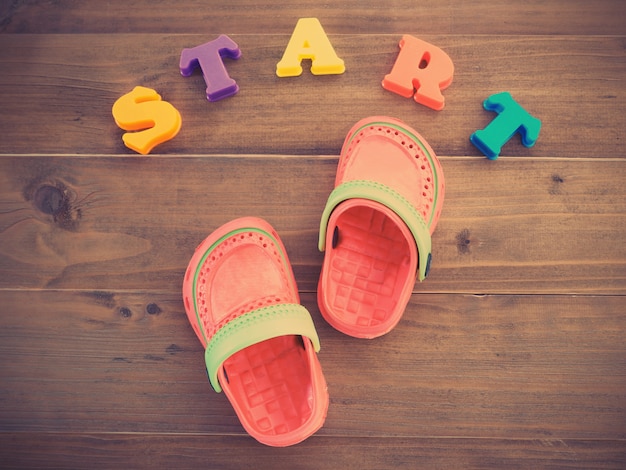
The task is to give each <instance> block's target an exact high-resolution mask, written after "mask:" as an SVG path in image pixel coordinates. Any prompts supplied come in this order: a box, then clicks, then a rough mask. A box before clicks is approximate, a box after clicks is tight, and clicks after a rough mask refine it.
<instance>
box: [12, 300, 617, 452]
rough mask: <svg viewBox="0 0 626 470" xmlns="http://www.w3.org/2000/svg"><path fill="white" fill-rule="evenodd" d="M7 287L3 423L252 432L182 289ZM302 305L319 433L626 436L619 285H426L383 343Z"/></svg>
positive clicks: (27, 428) (18, 428)
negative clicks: (313, 357) (213, 370)
mask: <svg viewBox="0 0 626 470" xmlns="http://www.w3.org/2000/svg"><path fill="white" fill-rule="evenodd" d="M2 297H3V310H4V311H5V312H11V314H10V315H7V314H5V315H2V317H0V355H1V357H2V358H3V360H2V362H0V374H1V376H2V377H3V382H2V389H3V393H2V396H3V401H4V402H5V403H11V406H10V407H7V406H3V407H2V408H1V409H0V422H1V423H2V430H3V431H4V432H44V431H47V432H54V431H56V430H63V431H66V432H74V433H79V432H83V431H89V432H99V433H106V432H108V433H117V432H145V433H183V434H187V433H209V434H212V435H230V434H237V435H242V434H243V429H242V428H241V425H240V424H239V422H238V420H237V418H236V416H235V415H234V412H233V411H232V408H231V406H230V405H229V403H228V401H227V400H226V398H225V397H224V396H223V395H217V394H215V393H214V392H213V391H212V390H211V389H210V386H209V384H208V382H207V379H206V373H205V370H204V361H203V349H202V346H201V344H200V342H199V341H198V340H197V338H196V337H195V335H194V333H193V330H192V329H191V327H190V325H189V324H188V320H187V317H186V315H185V313H184V309H183V305H182V301H181V299H180V295H177V294H173V293H172V294H163V293H160V292H157V291H150V292H134V291H67V290H60V291H54V290H45V291H41V290H34V291H28V290H5V291H3V292H2ZM302 302H303V304H304V305H305V306H306V307H307V308H308V309H309V310H310V311H311V313H312V315H313V318H314V322H315V325H316V327H317V329H318V332H319V335H320V339H321V342H322V350H321V351H320V362H321V363H322V367H323V370H324V374H325V376H326V379H327V381H328V387H329V393H330V396H331V405H330V409H329V412H328V418H327V420H326V424H325V426H324V428H323V429H322V430H320V431H319V432H318V434H319V435H320V436H327V437H331V436H354V437H364V436H367V437H372V438H374V437H376V436H386V437H390V436H396V437H420V438H424V437H441V438H447V437H459V438H462V437H472V438H498V439H520V438H523V439H583V440H585V439H606V440H611V439H622V440H624V439H626V343H625V342H624V336H623V325H624V322H625V321H626V311H625V309H624V301H623V297H622V296H543V295H541V296H539V295H537V296H525V295H521V296H519V295H487V296H474V295H450V294H447V295H441V294H415V295H413V297H412V299H411V302H410V304H409V307H408V308H407V311H406V312H405V314H404V316H403V318H402V320H401V322H400V324H399V325H398V327H397V328H396V329H394V330H393V331H392V332H391V333H389V334H388V335H386V336H385V337H383V338H380V339H377V340H374V341H359V340H356V339H353V338H348V337H346V336H345V335H342V334H340V333H339V332H337V331H335V330H334V329H332V328H331V327H330V326H329V325H328V324H326V322H324V321H323V319H322V318H321V316H320V314H319V311H318V310H317V307H316V301H315V295H314V294H304V295H303V296H302ZM33 305H34V306H37V309H36V310H33V308H32V307H33Z"/></svg>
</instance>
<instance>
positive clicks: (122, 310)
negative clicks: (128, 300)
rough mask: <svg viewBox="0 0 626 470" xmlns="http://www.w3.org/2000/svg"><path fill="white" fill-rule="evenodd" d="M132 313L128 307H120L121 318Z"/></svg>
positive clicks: (128, 316) (127, 316)
mask: <svg viewBox="0 0 626 470" xmlns="http://www.w3.org/2000/svg"><path fill="white" fill-rule="evenodd" d="M132 315H133V312H131V311H130V309H129V308H128V307H120V316H121V317H122V318H130V317H131V316H132Z"/></svg>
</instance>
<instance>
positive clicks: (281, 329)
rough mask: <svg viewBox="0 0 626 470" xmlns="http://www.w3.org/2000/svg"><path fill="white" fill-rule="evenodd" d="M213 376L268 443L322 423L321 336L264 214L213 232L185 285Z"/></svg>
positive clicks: (294, 438)
mask: <svg viewBox="0 0 626 470" xmlns="http://www.w3.org/2000/svg"><path fill="white" fill-rule="evenodd" d="M183 300H184V304H185V310H186V312H187V316H188V318H189V321H190V323H191V325H192V327H193V329H194V331H195V332H196V335H197V336H198V338H199V339H200V341H201V342H202V345H203V346H204V347H205V362H206V367H207V373H208V375H209V380H210V382H211V385H212V386H213V388H214V389H215V391H217V392H220V391H221V390H223V391H224V393H225V394H226V396H227V397H228V399H229V401H230V402H231V404H232V406H233V408H234V409H235V412H236V413H237V416H238V417H239V420H240V421H241V424H242V425H243V427H244V428H245V430H246V431H247V432H248V433H249V434H250V435H251V436H252V437H254V438H255V439H257V440H258V441H259V442H261V443H263V444H267V445H270V446H281V447H282V446H288V445H292V444H296V443H298V442H300V441H302V440H304V439H306V438H307V437H309V436H310V435H312V434H313V433H314V432H316V431H317V430H318V429H319V428H320V427H321V426H322V424H323V423H324V420H325V418H326V412H327V410H328V392H327V387H326V380H325V379H324V376H323V374H322V369H321V366H320V363H319V360H318V357H317V351H318V350H319V346H320V345H319V339H318V336H317V333H316V331H315V326H314V324H313V321H312V319H311V315H310V314H309V312H308V311H307V310H306V308H305V307H303V306H302V305H300V298H299V295H298V289H297V286H296V282H295V279H294V276H293V271H292V269H291V265H290V264H289V259H288V258H287V253H286V251H285V247H284V246H283V243H282V241H281V240H280V238H279V237H278V234H277V233H276V232H275V231H274V229H273V228H272V227H271V226H270V225H269V224H268V223H267V222H266V221H264V220H262V219H259V218H254V217H244V218H240V219H236V220H233V221H231V222H229V223H227V224H225V225H223V226H221V227H220V228H218V229H217V230H216V231H215V232H213V233H212V234H211V235H209V236H208V237H207V238H206V239H205V240H204V241H203V242H202V243H201V244H200V245H199V246H198V248H196V251H195V253H194V255H193V257H192V258H191V261H190V262H189V266H188V268H187V272H186V274H185V279H184V283H183Z"/></svg>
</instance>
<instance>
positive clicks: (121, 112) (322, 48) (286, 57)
mask: <svg viewBox="0 0 626 470" xmlns="http://www.w3.org/2000/svg"><path fill="white" fill-rule="evenodd" d="M399 47H400V51H399V53H398V56H397V58H396V61H395V63H394V65H393V67H392V69H391V72H390V73H389V74H387V75H385V77H384V78H383V80H382V86H383V88H384V89H385V90H388V91H390V92H393V93H396V94H398V95H400V96H403V97H405V98H411V97H412V98H413V99H414V100H415V101H416V102H417V103H419V104H422V105H424V106H427V107H429V108H432V109H434V110H436V111H441V110H442V109H443V108H444V106H445V99H444V96H443V95H442V93H441V92H442V90H445V89H446V88H447V87H448V86H450V84H451V83H452V77H453V75H454V63H453V62H452V59H450V56H448V54H446V52H444V51H443V50H442V49H440V48H439V47H437V46H435V45H433V44H430V43H428V42H426V41H423V40H421V39H418V38H416V37H414V36H410V35H404V36H403V37H402V39H401V40H400V43H399ZM240 57H241V50H240V49H239V46H238V45H237V44H236V43H235V42H234V41H233V40H232V39H231V38H229V37H228V36H226V35H221V36H219V37H218V38H217V39H215V40H213V41H210V42H207V43H205V44H201V45H199V46H196V47H193V48H186V49H183V51H182V53H181V55H180V62H179V69H180V73H181V75H182V76H183V77H189V76H191V75H192V74H193V72H194V71H195V70H196V69H198V68H199V69H200V70H201V72H202V75H203V77H204V81H205V83H206V98H207V100H208V101H218V100H221V99H224V98H228V97H230V96H233V95H234V94H236V93H237V92H238V91H239V86H238V85H237V82H236V81H235V80H233V79H232V78H231V77H230V76H229V75H228V71H227V70H226V66H225V64H224V59H225V58H228V59H232V60H237V59H239V58H240ZM305 59H309V60H311V73H312V74H314V75H332V74H342V73H344V72H345V70H346V68H345V65H344V61H343V60H342V59H341V58H340V57H339V56H338V55H337V53H336V52H335V49H334V48H333V45H332V43H331V42H330V40H329V39H328V36H327V35H326V33H325V32H324V29H323V27H322V25H321V23H320V22H319V20H318V19H317V18H300V19H299V20H298V22H297V23H296V26H295V29H294V31H293V33H292V35H291V38H290V39H289V42H288V44H287V47H286V49H285V52H284V53H283V56H282V58H281V60H280V61H279V62H278V63H277V64H276V75H277V76H278V77H296V76H299V75H301V74H302V66H301V63H302V61H303V60H305ZM483 107H484V108H485V109H486V110H488V111H495V112H496V113H498V115H497V116H496V118H494V119H493V121H492V122H491V123H490V124H489V125H487V127H485V128H484V129H481V130H477V131H476V132H474V133H473V134H472V135H471V136H470V141H471V142H472V143H473V144H474V145H475V146H476V147H477V148H478V149H479V150H480V151H481V152H482V153H484V154H485V156H486V157H487V158H489V159H491V160H494V159H496V158H498V156H499V154H500V150H501V148H502V146H503V145H504V144H505V143H506V142H507V141H508V140H510V139H511V138H512V137H513V136H514V135H515V134H516V133H520V134H521V137H522V143H523V144H524V145H525V146H526V147H531V146H533V145H534V144H535V142H536V140H537V138H538V137H539V130H540V128H541V121H539V119H537V118H535V117H533V116H531V115H530V114H529V113H527V112H526V111H525V110H524V109H523V108H522V107H521V106H520V105H519V104H518V103H517V102H516V101H515V100H514V99H513V98H512V97H511V95H510V94H509V93H508V92H503V93H498V94H494V95H492V96H490V97H489V98H487V99H486V100H485V101H484V103H483ZM112 112H113V117H114V119H115V122H116V124H117V125H118V126H119V127H120V128H121V129H123V130H127V131H130V132H127V133H126V134H124V135H123V136H122V140H123V142H124V144H125V145H126V146H127V147H128V148H130V149H132V150H134V151H136V152H138V153H140V154H142V155H147V154H148V153H150V151H151V150H152V149H153V148H154V147H155V146H157V145H158V144H160V143H163V142H165V141H167V140H170V139H172V138H174V137H175V136H176V135H177V134H178V131H179V130H180V128H181V124H182V119H181V116H180V113H179V112H178V110H177V109H176V108H175V107H174V106H172V105H171V104H170V103H168V102H166V101H162V99H161V96H160V95H159V94H158V93H157V92H156V91H155V90H152V89H150V88H145V87H141V86H137V87H135V88H134V89H133V90H132V91H131V92H130V93H127V94H125V95H124V96H122V97H121V98H119V99H118V100H117V101H116V102H115V104H114V105H113V109H112Z"/></svg>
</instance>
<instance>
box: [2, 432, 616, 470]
mask: <svg viewBox="0 0 626 470" xmlns="http://www.w3.org/2000/svg"><path fill="white" fill-rule="evenodd" d="M0 445H1V446H2V447H3V448H4V449H6V450H5V453H4V457H5V462H6V463H7V464H8V465H10V466H11V467H12V468H28V469H32V468H43V467H45V468H66V467H65V466H66V465H67V463H68V462H71V463H72V466H73V467H74V468H76V467H81V468H91V469H97V468H107V469H108V468H111V467H121V466H124V467H126V466H128V467H133V468H137V467H142V468H143V467H150V468H153V469H170V468H178V469H187V468H219V469H224V470H228V469H234V470H240V469H241V468H246V467H247V466H248V465H250V462H251V459H250V458H249V455H250V453H254V465H255V468H276V465H277V462H279V464H278V465H279V467H280V468H298V469H303V470H306V469H311V470H318V469H320V468H342V469H346V470H369V469H371V470H379V469H381V468H437V469H450V470H454V469H457V468H459V463H460V462H462V464H463V465H462V466H463V468H464V469H468V470H471V469H481V470H482V469H485V468H507V469H524V468H568V469H584V470H588V469H590V468H598V469H616V470H621V469H622V468H623V462H624V458H625V455H626V449H625V447H624V442H623V441H619V440H611V441H605V440H601V441H597V440H578V439H576V440H569V439H551V438H543V439H527V440H524V439H472V438H467V439H459V438H447V439H435V438H407V437H402V438H395V437H393V438H385V437H382V438H381V437H376V438H368V437H362V438H345V437H341V436H331V437H320V436H313V437H311V438H309V439H308V440H307V441H305V442H303V443H302V444H299V445H298V446H294V447H290V448H286V449H276V448H271V447H263V446H261V445H258V444H255V443H253V442H251V438H249V437H242V436H215V435H210V434H188V435H181V434H165V433H160V434H156V435H151V434H138V433H122V434H114V435H111V434H96V433H90V434H69V433H52V434H50V433H28V434H24V433H15V434H0ZM33 448H36V449H39V452H33V451H32V449H33Z"/></svg>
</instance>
